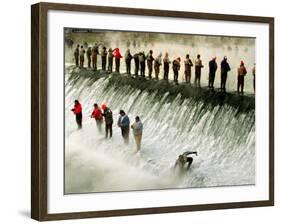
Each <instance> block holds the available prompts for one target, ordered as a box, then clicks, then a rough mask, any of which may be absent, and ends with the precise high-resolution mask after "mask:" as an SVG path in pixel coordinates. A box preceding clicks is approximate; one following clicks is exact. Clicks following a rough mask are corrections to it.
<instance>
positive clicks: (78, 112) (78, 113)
mask: <svg viewBox="0 0 281 224" xmlns="http://www.w3.org/2000/svg"><path fill="white" fill-rule="evenodd" d="M71 111H72V112H73V113H74V115H75V118H76V123H77V126H78V129H81V128H82V106H81V104H80V103H79V101H78V100H75V101H74V107H73V108H72V109H71Z"/></svg>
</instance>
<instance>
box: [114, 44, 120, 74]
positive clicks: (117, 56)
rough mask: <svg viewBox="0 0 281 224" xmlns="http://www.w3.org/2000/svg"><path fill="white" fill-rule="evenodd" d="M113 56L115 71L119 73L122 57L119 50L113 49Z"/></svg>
mask: <svg viewBox="0 0 281 224" xmlns="http://www.w3.org/2000/svg"><path fill="white" fill-rule="evenodd" d="M113 56H114V58H115V71H116V72H117V73H120V59H121V58H122V55H121V53H120V50H119V48H115V49H114V50H113Z"/></svg>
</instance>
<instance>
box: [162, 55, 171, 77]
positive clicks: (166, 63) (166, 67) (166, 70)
mask: <svg viewBox="0 0 281 224" xmlns="http://www.w3.org/2000/svg"><path fill="white" fill-rule="evenodd" d="M170 63H171V61H170V59H169V54H168V53H166V54H165V57H164V58H163V64H164V80H167V81H168V80H169V68H170Z"/></svg>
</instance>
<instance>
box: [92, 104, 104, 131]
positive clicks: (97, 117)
mask: <svg viewBox="0 0 281 224" xmlns="http://www.w3.org/2000/svg"><path fill="white" fill-rule="evenodd" d="M91 118H94V119H95V120H96V125H97V128H98V131H99V132H100V133H101V130H102V123H103V116H102V112H101V109H100V107H99V106H98V104H96V103H95V104H94V110H93V112H92V115H91Z"/></svg>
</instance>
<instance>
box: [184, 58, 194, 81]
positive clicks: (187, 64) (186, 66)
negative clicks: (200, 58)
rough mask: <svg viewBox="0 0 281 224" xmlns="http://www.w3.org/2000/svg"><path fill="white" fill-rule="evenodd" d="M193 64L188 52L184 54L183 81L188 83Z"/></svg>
mask: <svg viewBox="0 0 281 224" xmlns="http://www.w3.org/2000/svg"><path fill="white" fill-rule="evenodd" d="M192 66H193V63H192V61H191V60H190V58H189V54H187V55H186V59H185V60H184V74H185V82H186V83H188V84H190V80H191V67H192Z"/></svg>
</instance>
